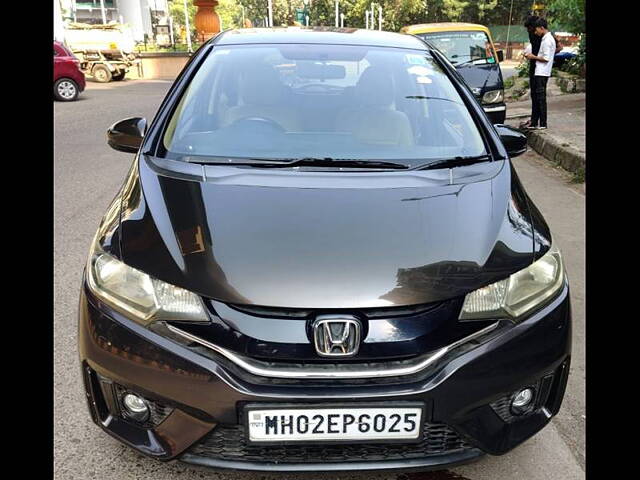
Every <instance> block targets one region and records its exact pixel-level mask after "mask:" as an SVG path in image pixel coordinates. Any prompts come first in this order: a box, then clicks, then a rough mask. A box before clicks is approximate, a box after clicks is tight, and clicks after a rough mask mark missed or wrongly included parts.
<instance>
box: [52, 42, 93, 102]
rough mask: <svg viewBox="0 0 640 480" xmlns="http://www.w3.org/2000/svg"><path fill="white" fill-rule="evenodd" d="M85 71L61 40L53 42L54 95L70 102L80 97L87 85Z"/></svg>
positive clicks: (58, 98)
mask: <svg viewBox="0 0 640 480" xmlns="http://www.w3.org/2000/svg"><path fill="white" fill-rule="evenodd" d="M85 84H86V82H85V80H84V73H82V71H81V70H80V62H79V61H78V59H77V58H76V57H75V55H74V54H73V53H71V51H70V50H69V49H68V48H67V47H65V46H64V45H63V44H62V43H60V42H56V41H54V42H53V96H54V98H56V99H57V100H60V101H63V102H70V101H72V100H75V99H76V98H78V95H79V94H80V92H82V91H83V90H84V87H85Z"/></svg>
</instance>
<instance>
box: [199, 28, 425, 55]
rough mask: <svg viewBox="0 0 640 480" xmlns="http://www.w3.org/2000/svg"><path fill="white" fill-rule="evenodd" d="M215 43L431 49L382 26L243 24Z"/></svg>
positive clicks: (218, 37)
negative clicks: (378, 27) (245, 25)
mask: <svg viewBox="0 0 640 480" xmlns="http://www.w3.org/2000/svg"><path fill="white" fill-rule="evenodd" d="M211 41H212V43H213V44H215V45H249V44H270V43H271V44H273V43H298V44H301V43H306V44H317V45H361V46H372V47H378V46H381V47H395V48H409V49H413V50H428V49H429V47H428V46H427V45H425V44H424V43H423V42H422V41H421V40H420V39H418V38H415V37H411V36H409V35H401V34H399V33H393V32H383V31H379V30H365V29H358V28H335V27H282V28H242V29H237V30H227V31H225V32H222V33H221V34H220V35H217V36H216V37H214V38H213V39H212V40H211Z"/></svg>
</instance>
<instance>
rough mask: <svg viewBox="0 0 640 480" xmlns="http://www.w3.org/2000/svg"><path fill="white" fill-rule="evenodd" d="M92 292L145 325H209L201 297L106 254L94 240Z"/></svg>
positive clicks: (89, 271) (90, 269)
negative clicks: (192, 323) (155, 323)
mask: <svg viewBox="0 0 640 480" xmlns="http://www.w3.org/2000/svg"><path fill="white" fill-rule="evenodd" d="M87 283H88V285H89V288H90V289H91V291H92V292H93V293H94V294H95V295H96V296H97V297H98V298H100V299H101V300H103V301H104V302H105V303H107V304H108V305H110V306H112V307H113V308H115V309H116V310H118V311H120V312H121V313H123V314H125V315H127V317H129V318H131V319H133V320H135V321H137V322H138V323H140V324H142V325H145V326H146V325H149V324H150V323H152V322H154V321H156V320H174V321H189V322H208V321H209V317H208V316H207V313H206V312H205V309H204V305H203V304H202V300H201V299H200V297H199V296H197V295H195V294H194V293H192V292H190V291H188V290H185V289H184V288H180V287H176V286H175V285H171V284H169V283H166V282H163V281H161V280H158V279H156V278H152V277H150V276H149V275H147V274H146V273H144V272H141V271H140V270H137V269H135V268H132V267H130V266H128V265H126V264H125V263H123V262H121V261H120V260H118V259H117V258H115V257H113V256H111V255H109V254H108V253H106V252H104V251H103V250H102V249H101V248H100V246H99V244H98V241H97V239H96V240H94V242H93V245H92V247H91V252H90V253H89V260H88V263H87Z"/></svg>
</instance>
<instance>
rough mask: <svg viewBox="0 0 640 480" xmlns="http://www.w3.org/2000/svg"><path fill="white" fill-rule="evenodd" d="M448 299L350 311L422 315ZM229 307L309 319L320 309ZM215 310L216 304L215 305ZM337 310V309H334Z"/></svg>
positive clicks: (370, 315)
mask: <svg viewBox="0 0 640 480" xmlns="http://www.w3.org/2000/svg"><path fill="white" fill-rule="evenodd" d="M445 303H446V301H439V302H432V303H423V304H420V305H409V306H397V307H377V308H352V309H349V312H350V313H355V314H357V315H359V316H362V317H365V318H369V319H371V318H393V317H404V316H409V315H422V314H425V313H427V312H430V311H431V310H435V309H436V308H438V307H440V306H441V305H443V304H445ZM227 306H228V307H231V308H233V309H234V310H239V311H241V312H243V313H247V314H249V315H254V316H258V317H268V318H297V319H307V318H311V317H312V316H314V315H316V314H318V311H316V310H313V309H299V308H284V307H262V306H257V305H237V304H227ZM213 308H214V310H215V306H213ZM334 310H335V311H334ZM343 311H344V310H342V309H324V310H322V311H321V312H322V313H341V312H343Z"/></svg>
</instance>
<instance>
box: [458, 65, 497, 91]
mask: <svg viewBox="0 0 640 480" xmlns="http://www.w3.org/2000/svg"><path fill="white" fill-rule="evenodd" d="M456 70H457V71H458V73H459V74H460V76H461V77H462V78H463V79H464V81H465V83H466V84H467V85H468V86H469V88H470V89H471V91H472V92H473V94H474V95H476V96H477V97H480V98H482V95H484V93H485V92H488V91H491V90H498V89H501V88H504V84H503V81H502V71H501V70H500V65H499V64H497V63H488V64H484V65H474V64H466V65H462V66H460V67H456Z"/></svg>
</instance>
